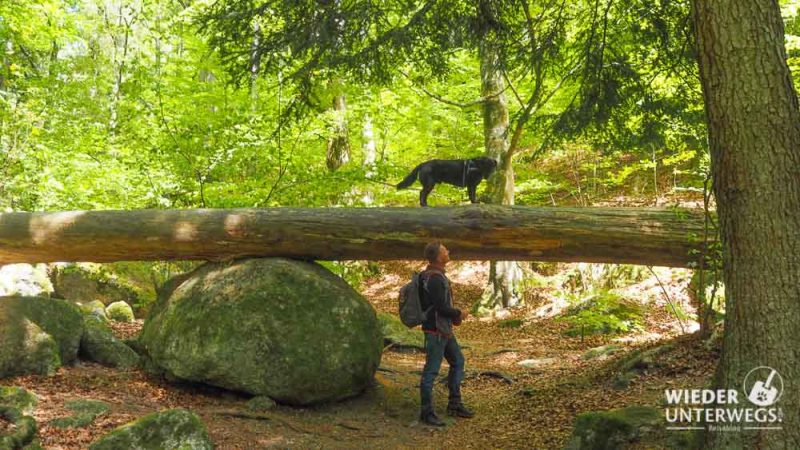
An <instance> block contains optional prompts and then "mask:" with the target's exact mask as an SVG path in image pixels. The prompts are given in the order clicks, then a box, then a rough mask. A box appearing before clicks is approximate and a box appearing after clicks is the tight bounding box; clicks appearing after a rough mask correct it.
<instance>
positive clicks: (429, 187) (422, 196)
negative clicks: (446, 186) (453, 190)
mask: <svg viewBox="0 0 800 450" xmlns="http://www.w3.org/2000/svg"><path fill="white" fill-rule="evenodd" d="M433 186H434V185H433V184H426V185H424V186H422V190H421V191H420V192H419V206H422V207H425V206H428V194H430V193H431V191H433Z"/></svg>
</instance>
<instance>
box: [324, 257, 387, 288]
mask: <svg viewBox="0 0 800 450" xmlns="http://www.w3.org/2000/svg"><path fill="white" fill-rule="evenodd" d="M319 264H320V265H322V266H323V267H325V268H326V269H328V270H330V271H331V272H333V273H335V274H336V275H338V276H340V277H342V278H344V280H345V281H347V284H349V285H350V286H353V287H354V288H356V289H358V288H359V287H360V286H361V284H362V283H363V282H364V280H366V279H367V278H372V277H376V276H378V275H380V266H379V265H378V264H376V263H375V262H373V261H319Z"/></svg>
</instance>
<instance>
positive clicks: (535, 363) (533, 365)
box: [517, 358, 556, 369]
mask: <svg viewBox="0 0 800 450" xmlns="http://www.w3.org/2000/svg"><path fill="white" fill-rule="evenodd" d="M555 362H556V359H555V358H535V359H524V360H522V361H519V362H517V365H519V366H522V367H527V368H528V369H538V368H539V367H542V366H549V365H550V364H553V363H555Z"/></svg>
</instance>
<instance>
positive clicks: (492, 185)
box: [478, 35, 522, 310]
mask: <svg viewBox="0 0 800 450" xmlns="http://www.w3.org/2000/svg"><path fill="white" fill-rule="evenodd" d="M480 59H481V97H484V98H487V100H486V101H484V102H483V140H484V145H485V147H486V154H487V155H488V156H490V157H492V158H494V159H495V160H496V161H497V162H498V164H497V171H496V172H495V174H494V175H493V176H492V177H491V178H490V179H489V180H488V192H487V196H488V197H489V201H490V202H491V203H496V204H500V205H513V204H514V169H513V167H512V166H511V158H510V157H509V154H508V150H509V146H508V103H507V102H506V97H505V95H504V94H503V91H504V90H505V82H504V80H503V74H502V72H501V71H500V67H499V55H498V53H497V49H496V48H495V47H494V46H493V44H492V42H491V38H490V37H489V36H488V35H487V36H486V37H484V39H483V40H482V42H481V45H480ZM490 264H491V266H490V268H489V283H488V285H487V286H486V288H485V289H484V293H483V295H482V296H481V299H480V301H479V305H478V306H480V307H482V308H484V309H489V310H492V309H497V308H508V307H514V306H517V305H519V303H520V296H519V294H518V293H517V290H516V285H517V283H516V282H517V281H520V280H522V269H521V268H520V267H519V265H518V264H517V263H516V262H515V261H494V262H491V263H490Z"/></svg>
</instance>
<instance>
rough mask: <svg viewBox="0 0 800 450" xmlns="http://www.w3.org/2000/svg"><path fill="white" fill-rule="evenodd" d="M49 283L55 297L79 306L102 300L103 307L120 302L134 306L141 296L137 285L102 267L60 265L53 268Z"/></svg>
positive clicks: (89, 264) (99, 265)
mask: <svg viewBox="0 0 800 450" xmlns="http://www.w3.org/2000/svg"><path fill="white" fill-rule="evenodd" d="M50 281H51V283H52V285H53V295H54V296H55V297H58V298H63V299H66V300H71V301H73V302H78V303H88V302H91V301H92V300H99V301H100V302H102V303H103V304H104V305H108V304H110V303H113V302H117V301H124V302H126V303H128V304H130V305H133V304H136V303H138V302H139V299H140V297H141V296H142V294H141V293H140V292H139V291H138V290H137V288H136V287H135V286H133V285H132V284H131V283H128V282H127V280H125V279H124V278H122V277H120V276H118V275H117V274H116V273H114V272H113V271H112V270H110V269H109V268H108V267H106V266H105V265H103V264H95V263H69V264H62V263H59V264H56V265H53V266H52V267H51V270H50Z"/></svg>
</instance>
